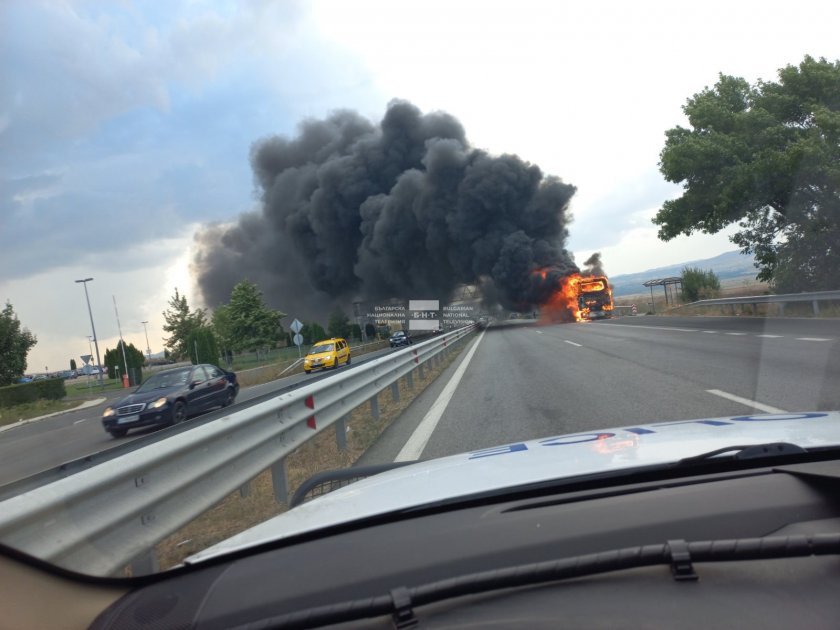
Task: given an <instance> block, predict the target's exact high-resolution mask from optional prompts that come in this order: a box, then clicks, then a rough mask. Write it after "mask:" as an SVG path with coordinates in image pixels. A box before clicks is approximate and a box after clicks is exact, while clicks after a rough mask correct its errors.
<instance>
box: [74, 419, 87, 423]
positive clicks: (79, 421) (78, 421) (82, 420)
mask: <svg viewBox="0 0 840 630" xmlns="http://www.w3.org/2000/svg"><path fill="white" fill-rule="evenodd" d="M87 421H88V419H87V418H82V419H81V420H76V421H75V422H74V423H73V424H82V422H87Z"/></svg>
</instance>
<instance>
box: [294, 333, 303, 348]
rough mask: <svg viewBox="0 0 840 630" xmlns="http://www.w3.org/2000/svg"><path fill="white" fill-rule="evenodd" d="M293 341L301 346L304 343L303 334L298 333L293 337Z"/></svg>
mask: <svg viewBox="0 0 840 630" xmlns="http://www.w3.org/2000/svg"><path fill="white" fill-rule="evenodd" d="M292 341H294V342H295V345H296V346H299V345H300V344H302V343H303V336H302V335H300V334H296V335H295V336H294V337H292Z"/></svg>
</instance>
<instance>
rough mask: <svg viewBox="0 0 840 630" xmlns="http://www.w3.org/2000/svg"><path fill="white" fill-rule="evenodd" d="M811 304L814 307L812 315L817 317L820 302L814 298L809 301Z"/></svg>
mask: <svg viewBox="0 0 840 630" xmlns="http://www.w3.org/2000/svg"><path fill="white" fill-rule="evenodd" d="M811 306H812V307H813V309H814V317H819V316H820V303H819V302H817V301H816V300H814V301H813V302H811Z"/></svg>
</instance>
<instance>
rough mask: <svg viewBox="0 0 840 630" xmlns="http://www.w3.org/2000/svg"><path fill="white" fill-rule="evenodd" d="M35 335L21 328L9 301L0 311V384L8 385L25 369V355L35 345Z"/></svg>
mask: <svg viewBox="0 0 840 630" xmlns="http://www.w3.org/2000/svg"><path fill="white" fill-rule="evenodd" d="M36 342H37V339H36V338H35V335H33V334H32V333H31V332H29V331H28V330H27V329H26V328H22V327H21V325H20V320H19V319H18V318H17V315H16V314H15V310H14V309H13V308H12V304H11V302H8V301H7V302H6V306H5V307H4V308H3V310H2V311H0V386H2V385H9V384H11V383H14V382H15V379H16V378H18V377H19V376H22V375H23V373H24V372H25V371H26V355H27V354H29V351H30V350H31V349H32V346H34V345H35V343H36Z"/></svg>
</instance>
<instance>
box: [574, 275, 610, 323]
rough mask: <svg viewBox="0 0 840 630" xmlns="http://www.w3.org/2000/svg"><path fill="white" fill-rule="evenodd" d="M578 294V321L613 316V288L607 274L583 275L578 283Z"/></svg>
mask: <svg viewBox="0 0 840 630" xmlns="http://www.w3.org/2000/svg"><path fill="white" fill-rule="evenodd" d="M577 294H578V317H577V320H578V321H584V320H591V319H607V318H609V317H612V315H613V299H612V289H610V283H609V281H608V280H607V278H606V277H605V276H588V277H582V278H581V279H580V281H579V282H578V283H577Z"/></svg>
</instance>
